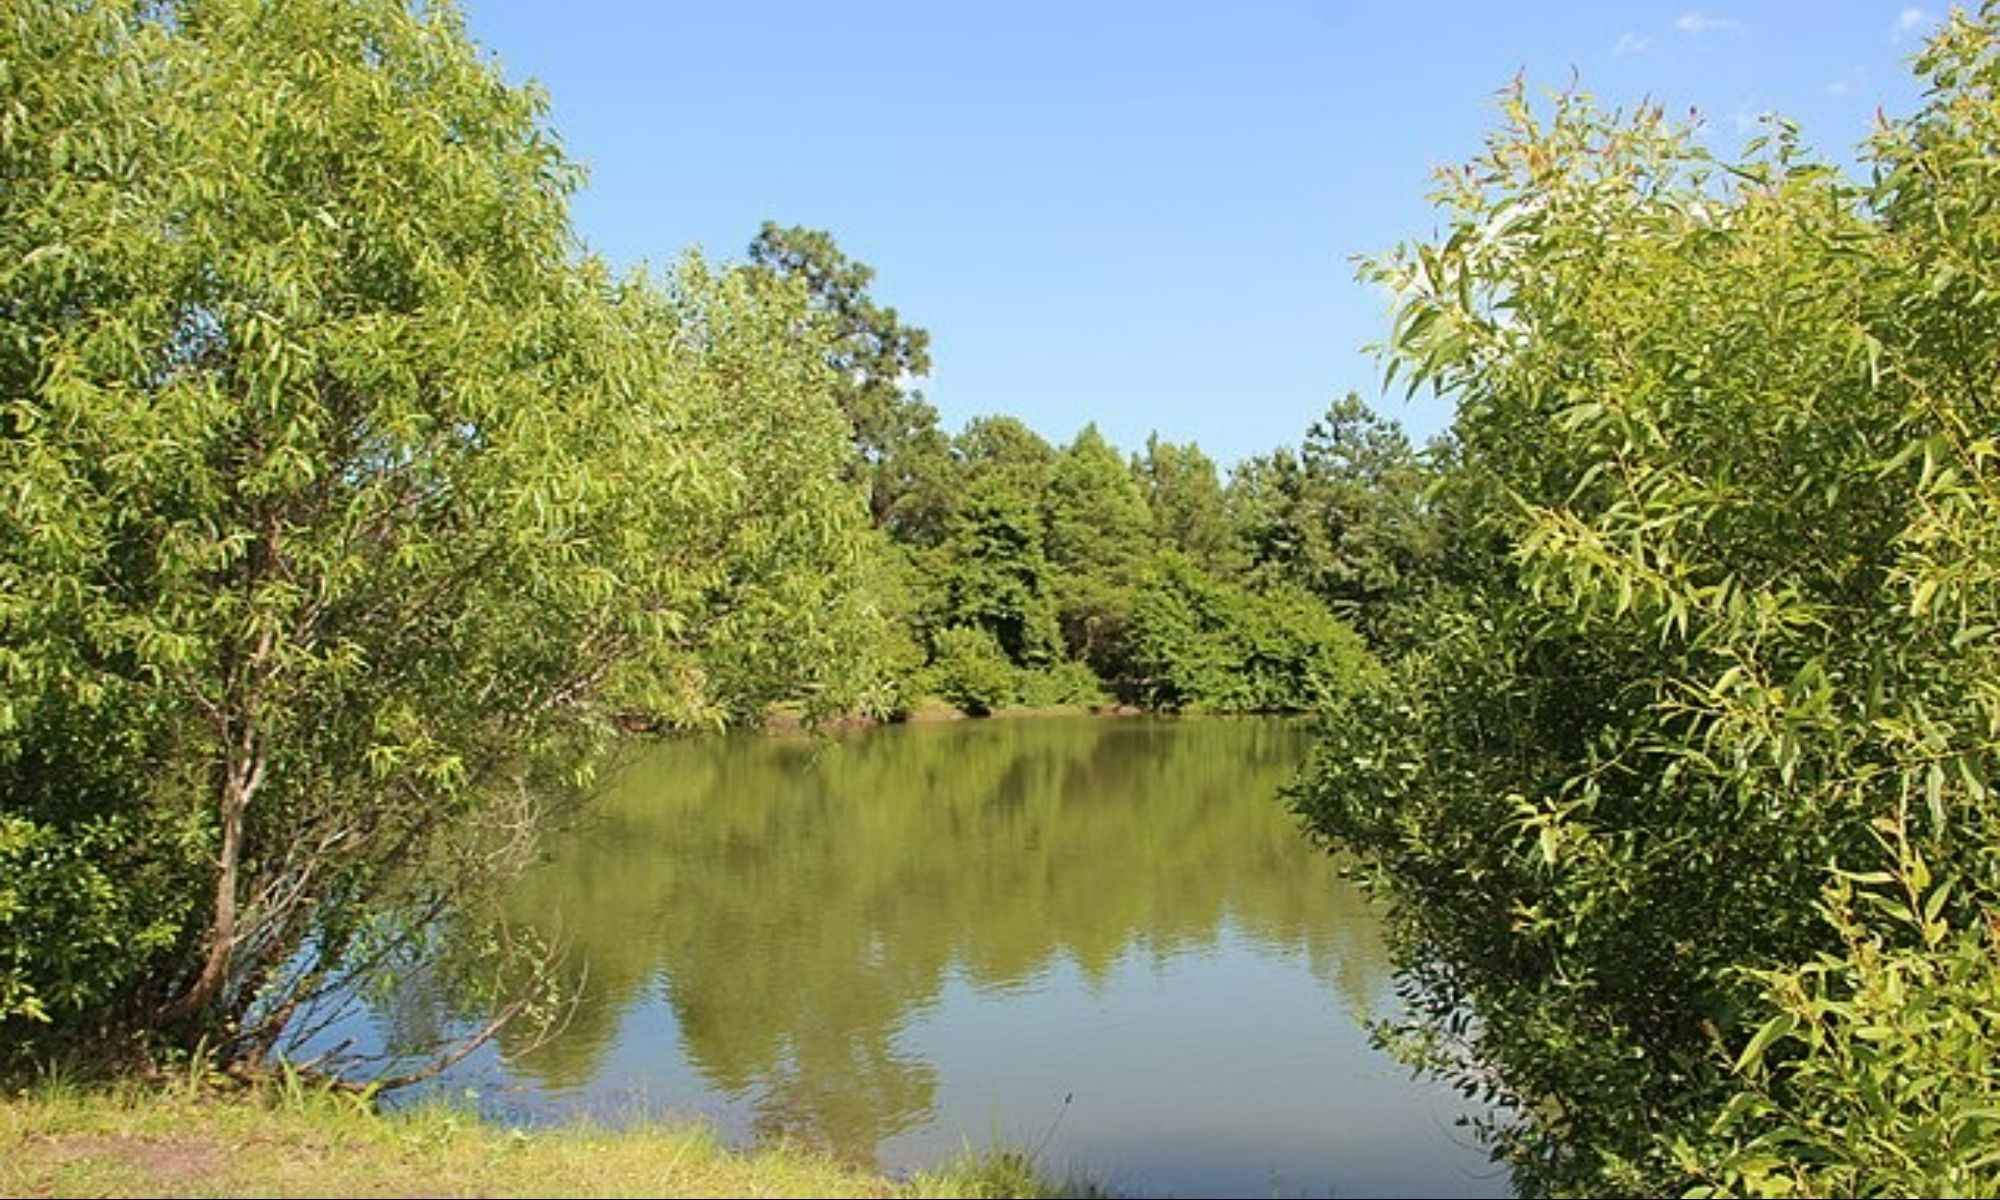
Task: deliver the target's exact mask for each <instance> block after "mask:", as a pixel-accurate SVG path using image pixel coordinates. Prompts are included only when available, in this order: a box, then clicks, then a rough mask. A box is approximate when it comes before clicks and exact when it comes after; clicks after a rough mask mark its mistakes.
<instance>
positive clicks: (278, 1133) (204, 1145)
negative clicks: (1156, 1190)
mask: <svg viewBox="0 0 2000 1200" xmlns="http://www.w3.org/2000/svg"><path fill="white" fill-rule="evenodd" d="M1070 1194H1079V1193H1077V1192H1075V1191H1065V1190H1063V1189H1061V1188H1058V1187H1057V1186H1056V1185H1054V1184H1052V1183H1050V1182H1049V1181H1047V1180H1045V1179H1043V1178H1042V1177H1041V1176H1040V1175H1039V1173H1038V1172H1036V1171H1035V1170H1034V1169H1033V1168H1032V1166H1031V1165H1030V1164H1029V1163H1028V1162H1027V1161H1026V1160H1025V1159H1024V1158H1023V1157H1022V1156H1020V1155H1016V1154H994V1155H988V1156H985V1157H977V1158H975V1157H967V1158H965V1159H963V1160H961V1161H958V1162H954V1163H951V1164H948V1165H946V1166H944V1167H941V1168H939V1169H938V1170H936V1171H932V1172H927V1173H925V1174H922V1175H918V1176H916V1177H914V1178H911V1179H908V1180H895V1179H890V1178H887V1177H885V1176H882V1175H879V1174H875V1173H872V1172H868V1171H863V1170H860V1169H858V1168H855V1167H853V1166H850V1165H848V1164H845V1163H842V1162H840V1161H838V1160H836V1159H833V1158H830V1157H828V1156H826V1155H824V1154H820V1153H817V1152H814V1151H811V1150H806V1149H803V1148H799V1147H791V1146H773V1147H767V1148H763V1149H759V1150H754V1151H737V1150H732V1149H729V1148H728V1147H726V1146H724V1145H722V1144H721V1143H720V1142H719V1141H718V1140H717V1139H716V1137H715V1135H714V1134H713V1133H712V1132H711V1131H710V1130H708V1129H707V1128H706V1127H704V1126H701V1125H696V1124H685V1125H672V1124H658V1123H650V1124H638V1125H635V1126H633V1127H630V1128H622V1129H616V1130H614V1129H608V1128H604V1127H600V1126H592V1125H575V1126H569V1127H565V1128H561V1129H555V1130H543V1131H536V1132H521V1131H518V1130H513V1129H509V1128H506V1127H504V1126H501V1125H496V1124H493V1123H491V1122H487V1121H483V1120H481V1119H480V1118H478V1117H477V1116H473V1115H471V1114H469V1113H467V1112H465V1111H463V1110H460V1109H454V1108H450V1107H444V1106H428V1107H419V1108H415V1109H411V1110H404V1111H399V1112H395V1113H387V1114H384V1113H378V1112H376V1111H375V1110H373V1109H372V1108H370V1107H369V1106H367V1105H366V1104H364V1103H362V1102H361V1101H359V1100H358V1099H356V1098H354V1097H351V1096H345V1095H339V1094H329V1093H325V1092H307V1091H301V1090H296V1089H294V1090H291V1091H286V1090H284V1089H280V1088H272V1089H267V1090H264V1091H260V1092H252V1093H245V1094H239V1095H231V1096H227V1097H220V1098H218V1097H216V1096H214V1095H200V1094H196V1093H193V1092H190V1091H185V1090H175V1089H169V1090H166V1091H162V1090H158V1089H139V1088H136V1087H122V1088H108V1089H87V1090H86V1089H73V1088H62V1087H41V1088H35V1089H30V1090H29V1091H27V1092H24V1093H17V1094H13V1095H9V1096H6V1097H4V1098H0V1195H6V1196H102V1195H121V1196H233V1195H260V1196H326V1195H338V1196H411V1195H423V1196H1058V1195H1070Z"/></svg>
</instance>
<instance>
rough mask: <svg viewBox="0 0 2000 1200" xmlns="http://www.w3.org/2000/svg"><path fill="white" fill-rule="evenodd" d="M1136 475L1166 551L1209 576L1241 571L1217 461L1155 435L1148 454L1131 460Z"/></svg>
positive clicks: (1190, 444) (1148, 442) (1194, 447)
mask: <svg viewBox="0 0 2000 1200" xmlns="http://www.w3.org/2000/svg"><path fill="white" fill-rule="evenodd" d="M1132 474H1133V475H1134V477H1136V478H1137V479H1138V481H1139V487H1140V490H1141V491H1142V492H1144V493H1145V497H1146V507H1147V508H1149V509H1151V510H1152V514H1153V528H1154V530H1155V531H1156V532H1157V533H1158V535H1159V540H1160V545H1161V546H1162V547H1163V548H1165V549H1168V550H1177V551H1179V552H1180V553H1181V554H1183V555H1185V556H1186V557H1187V559H1188V561H1190V562H1192V563H1194V565H1195V566H1197V567H1200V568H1201V569H1202V570H1204V571H1207V572H1208V573H1209V574H1211V575H1219V576H1223V577H1225V578H1226V577H1229V576H1231V575H1233V574H1236V573H1237V572H1239V571H1240V570H1241V568H1242V565H1243V564H1242V563H1241V562H1240V561H1239V559H1240V557H1241V555H1240V551H1239V550H1238V548H1237V537H1236V529H1235V525H1234V523H1233V522H1232V520H1231V517H1230V511H1229V503H1228V499H1227V497H1226V496H1225V495H1224V493H1223V490H1222V481H1221V478H1220V477H1219V476H1218V475H1217V474H1216V470H1215V461H1214V460H1213V459H1211V458H1209V457H1208V455H1206V454H1204V453H1202V451H1201V447H1200V446H1197V445H1195V444H1194V443H1193V442H1188V443H1186V444H1185V445H1176V444H1175V443H1173V442H1163V441H1161V440H1160V436H1159V435H1158V434H1157V433H1156V434H1153V435H1152V436H1150V437H1148V438H1147V439H1146V452H1145V454H1144V455H1143V456H1142V455H1136V454H1135V455H1133V456H1132Z"/></svg>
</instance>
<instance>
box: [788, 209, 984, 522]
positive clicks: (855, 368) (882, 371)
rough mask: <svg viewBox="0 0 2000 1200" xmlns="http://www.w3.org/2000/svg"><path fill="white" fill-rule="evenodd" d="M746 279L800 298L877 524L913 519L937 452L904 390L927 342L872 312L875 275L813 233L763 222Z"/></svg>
mask: <svg viewBox="0 0 2000 1200" xmlns="http://www.w3.org/2000/svg"><path fill="white" fill-rule="evenodd" d="M749 271H750V273H751V274H752V275H753V276H754V277H756V278H757V279H759V280H763V281H773V280H781V281H787V282H791V283H794V284H796V285H798V286H802V287H803V288H804V289H805V292H806V295H807V297H808V298H809V302H810V307H811V312H812V315H813V319H814V322H815V323H816V324H817V325H818V326H819V331H820V334H821V335H822V337H823V338H824V339H825V340H824V342H823V343H822V344H823V346H824V348H825V354H826V361H827V365H828V367H829V369H830V370H831V372H832V377H833V388H834V395H835V398H836V400H837V401H838V403H839V404H840V410H841V412H842V413H843V414H844V415H845V416H846V417H847V421H848V424H849V425H850V426H852V428H853V436H854V447H855V450H856V452H857V455H858V462H857V464H856V465H857V467H858V469H859V470H860V471H861V472H863V473H864V474H865V476H866V481H867V483H868V494H869V504H870V509H871V511H872V512H873V514H874V516H875V519H876V521H877V523H878V524H891V523H895V522H903V523H908V522H911V521H914V520H918V519H920V510H921V509H922V508H924V507H925V506H926V504H927V503H934V502H935V499H936V497H935V496H934V495H933V494H931V493H932V490H933V489H932V487H931V485H933V484H934V482H935V474H936V472H935V468H936V466H937V464H939V463H940V462H941V461H942V456H943V453H944V448H945V447H944V438H943V436H942V435H941V434H940V433H939V432H938V430H937V411H936V410H935V409H933V408H932V407H931V406H930V405H929V404H927V403H925V402H924V398H923V395H922V393H918V392H911V391H908V390H906V388H905V381H906V380H908V379H910V378H913V377H918V376H923V375H928V374H929V373H930V369H931V355H930V334H928V333H926V332H925V331H924V330H922V329H917V328H915V327H913V326H907V325H904V324H903V322H902V319H901V318H900V317H898V316H897V315H896V310H895V309H894V308H885V307H883V306H882V305H879V304H877V303H876V302H875V301H874V299H873V298H872V297H870V296H869V294H868V285H869V284H870V283H872V282H873V281H874V279H875V271H874V268H872V267H870V266H868V265H867V264H865V263H860V262H856V261H855V260H853V259H851V258H849V257H847V255H846V254H845V253H843V252H842V251H841V249H840V247H839V246H837V245H836V244H835V243H834V240H833V235H831V234H829V233H826V232H824V231H822V230H818V229H807V228H805V227H803V226H793V227H791V228H789V229H787V228H783V227H781V226H779V225H778V224H777V223H776V222H772V221H766V222H764V226H763V228H762V229H759V230H758V231H757V236H756V237H755V238H754V239H752V240H751V242H750V267H749Z"/></svg>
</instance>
